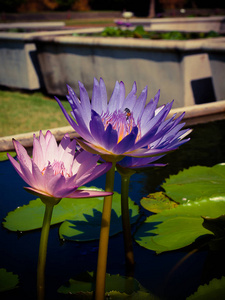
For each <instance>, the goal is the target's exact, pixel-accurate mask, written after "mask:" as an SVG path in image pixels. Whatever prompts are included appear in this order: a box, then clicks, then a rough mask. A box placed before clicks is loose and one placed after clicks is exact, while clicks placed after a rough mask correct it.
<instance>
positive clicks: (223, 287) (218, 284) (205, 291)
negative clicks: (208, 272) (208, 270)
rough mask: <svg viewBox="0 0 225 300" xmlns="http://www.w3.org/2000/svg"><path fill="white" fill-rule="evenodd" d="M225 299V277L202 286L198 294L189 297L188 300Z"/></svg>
mask: <svg viewBox="0 0 225 300" xmlns="http://www.w3.org/2000/svg"><path fill="white" fill-rule="evenodd" d="M224 298H225V277H222V278H221V279H217V278H214V279H213V280H211V281H210V282H209V284H205V285H200V286H199V288H198V290H197V292H195V293H194V294H193V295H191V296H189V297H188V298H187V300H212V299H218V300H219V299H224Z"/></svg>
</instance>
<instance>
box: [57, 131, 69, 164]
mask: <svg viewBox="0 0 225 300" xmlns="http://www.w3.org/2000/svg"><path fill="white" fill-rule="evenodd" d="M69 144H70V137H69V135H68V134H67V133H66V134H65V135H64V137H63V138H62V140H61V142H60V144H59V147H58V153H59V160H62V156H63V154H64V151H65V150H66V148H67V147H68V145H69Z"/></svg>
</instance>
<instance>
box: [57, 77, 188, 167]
mask: <svg viewBox="0 0 225 300" xmlns="http://www.w3.org/2000/svg"><path fill="white" fill-rule="evenodd" d="M79 89H80V99H79V98H78V97H77V95H76V94H75V92H74V91H73V90H72V88H71V87H69V86H68V92H69V95H67V99H68V101H69V103H70V105H71V109H72V111H71V115H72V117H73V118H72V117H71V116H70V115H69V114H68V113H67V112H66V110H65V109H64V107H63V105H62V103H61V102H60V100H59V99H57V98H56V100H57V102H58V104H59V105H60V107H61V109H62V111H63V113H64V115H65V116H66V118H67V120H68V122H69V123H70V125H71V126H72V127H73V128H74V129H75V130H76V132H77V133H78V134H79V135H80V136H81V137H82V138H83V140H81V139H78V140H77V141H78V143H79V144H80V145H81V147H83V148H84V149H85V150H87V151H89V152H91V153H95V154H99V155H101V157H102V158H103V159H105V160H106V161H117V162H118V161H120V160H122V159H123V158H124V157H126V156H128V157H138V158H144V157H154V156H161V155H164V154H166V153H167V152H170V151H173V150H175V149H177V148H178V147H179V146H180V145H182V144H184V143H185V142H187V141H188V140H189V139H183V138H184V137H185V136H187V135H188V134H189V133H190V131H191V130H190V129H182V128H183V126H184V124H185V123H180V121H181V120H182V118H183V116H184V113H183V114H182V115H180V116H179V117H176V114H174V115H173V116H172V117H171V118H169V119H166V117H167V115H168V113H169V112H170V110H171V108H172V104H173V101H172V102H171V103H167V104H165V105H163V106H160V107H157V105H158V101H159V96H160V91H158V93H157V94H156V95H155V97H154V99H151V100H150V102H149V103H148V104H147V105H145V104H146V100H147V87H145V88H144V89H143V91H142V92H141V94H140V96H139V97H137V96H136V92H137V88H136V83H135V82H134V84H133V87H132V90H131V91H130V93H129V94H128V95H127V96H125V86H124V83H123V82H122V81H121V82H120V83H119V82H116V84H115V88H114V91H113V93H112V95H111V98H110V100H109V102H108V101H107V92H106V87H105V83H104V81H103V79H102V78H100V81H99V82H98V80H97V79H94V87H93V93H92V99H91V101H90V99H89V96H88V93H87V91H86V89H85V87H84V85H83V84H82V83H81V82H79ZM150 162H151V161H150Z"/></svg>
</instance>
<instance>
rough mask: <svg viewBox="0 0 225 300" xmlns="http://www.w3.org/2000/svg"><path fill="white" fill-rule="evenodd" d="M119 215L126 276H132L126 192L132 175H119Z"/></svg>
mask: <svg viewBox="0 0 225 300" xmlns="http://www.w3.org/2000/svg"><path fill="white" fill-rule="evenodd" d="M120 175H121V215H122V223H123V237H124V250H125V260H126V269H127V276H133V272H134V253H133V243H132V235H131V226H130V216H129V202H128V192H129V183H130V177H131V175H132V174H126V175H124V174H121V173H120Z"/></svg>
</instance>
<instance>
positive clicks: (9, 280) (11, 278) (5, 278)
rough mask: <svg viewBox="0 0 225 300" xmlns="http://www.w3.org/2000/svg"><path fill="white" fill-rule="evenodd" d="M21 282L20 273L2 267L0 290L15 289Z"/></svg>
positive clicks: (0, 271) (0, 270)
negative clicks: (16, 273)
mask: <svg viewBox="0 0 225 300" xmlns="http://www.w3.org/2000/svg"><path fill="white" fill-rule="evenodd" d="M18 283H19V279H18V275H15V274H13V273H12V272H7V271H6V270H5V269H0V292H5V291H9V290H12V289H15V288H16V287H17V285H18Z"/></svg>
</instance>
